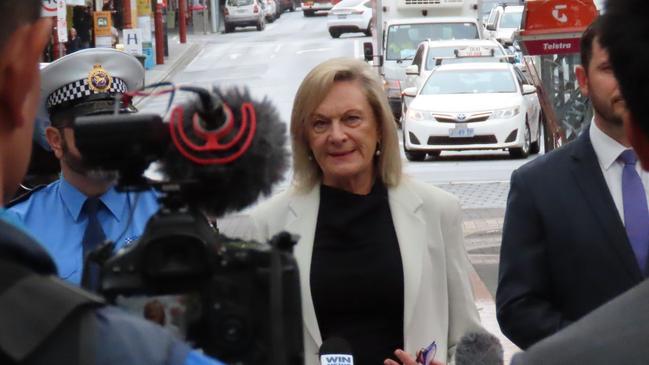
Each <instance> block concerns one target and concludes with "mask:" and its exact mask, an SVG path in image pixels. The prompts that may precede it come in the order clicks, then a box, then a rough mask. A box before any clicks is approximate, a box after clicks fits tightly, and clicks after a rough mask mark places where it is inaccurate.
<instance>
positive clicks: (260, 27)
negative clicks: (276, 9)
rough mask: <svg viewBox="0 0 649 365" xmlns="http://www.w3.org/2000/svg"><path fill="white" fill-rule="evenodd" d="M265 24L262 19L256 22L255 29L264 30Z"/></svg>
mask: <svg viewBox="0 0 649 365" xmlns="http://www.w3.org/2000/svg"><path fill="white" fill-rule="evenodd" d="M265 24H266V22H264V21H263V20H260V21H259V22H258V23H257V30H259V31H262V30H264V26H265Z"/></svg>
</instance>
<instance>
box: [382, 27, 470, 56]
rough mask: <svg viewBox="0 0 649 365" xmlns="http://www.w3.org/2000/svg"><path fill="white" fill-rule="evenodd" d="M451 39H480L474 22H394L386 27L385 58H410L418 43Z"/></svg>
mask: <svg viewBox="0 0 649 365" xmlns="http://www.w3.org/2000/svg"><path fill="white" fill-rule="evenodd" d="M427 39H430V40H431V41H441V40H453V39H480V34H479V33H478V27H477V26H476V24H475V23H471V22H466V23H422V24H395V25H391V26H390V27H389V28H388V39H387V41H386V46H385V47H386V49H387V54H386V59H387V60H399V59H412V58H413V57H414V55H415V52H416V50H417V45H419V43H421V42H423V41H425V40H427Z"/></svg>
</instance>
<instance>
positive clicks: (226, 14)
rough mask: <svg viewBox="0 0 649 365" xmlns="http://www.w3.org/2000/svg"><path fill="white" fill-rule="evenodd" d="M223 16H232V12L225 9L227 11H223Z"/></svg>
mask: <svg viewBox="0 0 649 365" xmlns="http://www.w3.org/2000/svg"><path fill="white" fill-rule="evenodd" d="M223 14H224V15H225V16H228V15H230V12H229V11H228V8H225V10H224V11H223Z"/></svg>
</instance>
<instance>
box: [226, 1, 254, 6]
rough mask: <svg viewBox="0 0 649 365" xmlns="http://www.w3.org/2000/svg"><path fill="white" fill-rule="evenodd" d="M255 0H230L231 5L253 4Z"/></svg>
mask: <svg viewBox="0 0 649 365" xmlns="http://www.w3.org/2000/svg"><path fill="white" fill-rule="evenodd" d="M253 1H254V0H228V5H229V6H247V5H252V3H253Z"/></svg>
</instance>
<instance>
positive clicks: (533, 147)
mask: <svg viewBox="0 0 649 365" xmlns="http://www.w3.org/2000/svg"><path fill="white" fill-rule="evenodd" d="M541 128H543V112H542V111H540V112H539V126H538V128H537V131H536V142H532V143H531V144H530V154H532V155H536V154H537V153H539V151H541Z"/></svg>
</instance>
